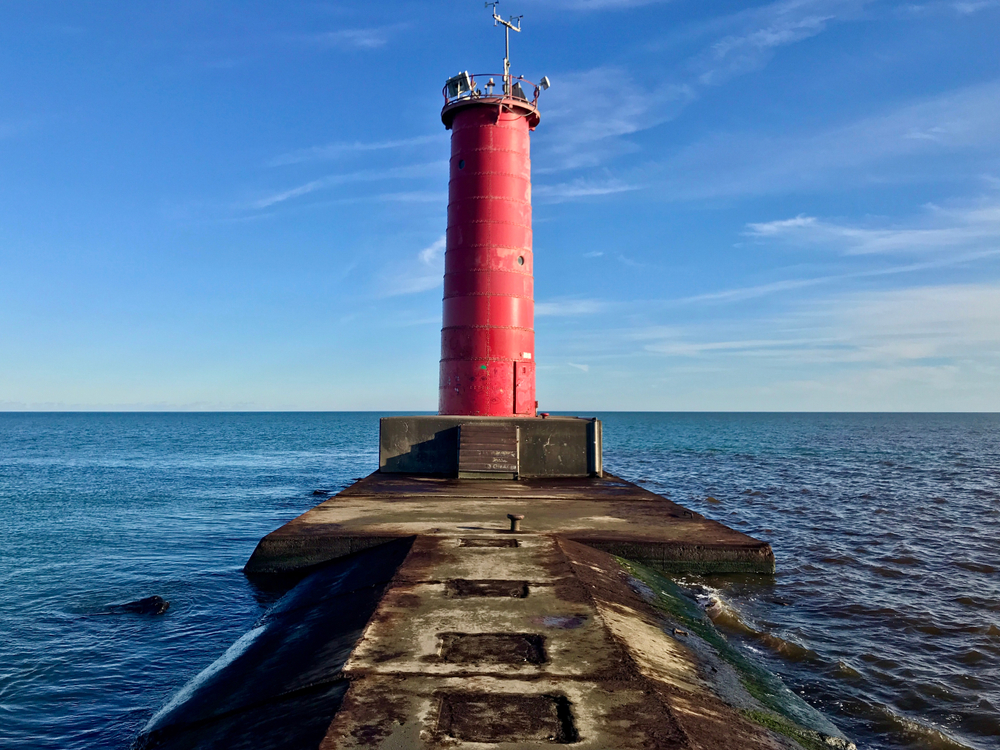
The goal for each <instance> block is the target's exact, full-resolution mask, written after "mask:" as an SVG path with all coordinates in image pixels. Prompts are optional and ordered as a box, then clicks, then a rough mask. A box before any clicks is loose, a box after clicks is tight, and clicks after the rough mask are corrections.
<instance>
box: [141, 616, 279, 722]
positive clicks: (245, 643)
mask: <svg viewBox="0 0 1000 750" xmlns="http://www.w3.org/2000/svg"><path fill="white" fill-rule="evenodd" d="M266 629H267V626H266V625H260V626H258V627H256V628H254V629H253V630H248V631H247V632H246V633H244V634H243V635H241V636H240V637H239V639H238V640H237V641H236V642H235V643H234V644H233V645H232V646H230V647H229V648H227V649H226V652H225V653H224V654H223V655H222V656H220V657H219V658H218V659H216V660H215V661H213V662H212V663H211V664H209V665H208V666H207V667H205V668H204V669H203V670H202V671H201V672H199V673H198V674H197V675H195V677H194V679H192V680H191V681H190V682H188V684H187V685H185V686H184V687H182V688H181V689H180V690H179V691H178V692H177V694H176V695H174V697H173V698H171V699H170V700H169V701H168V702H167V705H165V706H164V707H163V708H161V709H160V710H159V711H157V712H156V713H155V714H153V718H151V719H150V720H149V722H148V723H147V724H146V726H145V727H143V730H142V731H143V732H148V731H150V730H151V729H154V728H155V725H156V724H157V722H159V720H160V719H162V718H163V717H164V716H166V715H167V714H168V713H170V712H171V711H172V710H173V709H175V708H176V707H177V706H179V705H181V704H182V703H183V702H184V701H186V700H187V699H188V698H190V697H191V696H192V695H193V694H194V691H195V690H197V689H198V688H199V687H200V686H201V685H203V684H205V682H206V681H207V680H208V678H209V677H212V676H213V675H215V674H218V673H219V672H221V671H222V670H223V669H225V668H226V667H228V666H229V665H230V664H232V663H233V662H234V661H236V659H238V658H239V657H240V655H241V654H243V653H244V652H245V651H246V650H247V649H248V648H250V644H251V643H253V642H254V641H255V640H256V639H257V636H259V635H260V634H261V633H263V632H264V631H265V630H266Z"/></svg>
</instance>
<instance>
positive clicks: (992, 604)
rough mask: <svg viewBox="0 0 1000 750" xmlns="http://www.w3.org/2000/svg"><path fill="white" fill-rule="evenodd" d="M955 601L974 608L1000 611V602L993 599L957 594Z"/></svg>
mask: <svg viewBox="0 0 1000 750" xmlns="http://www.w3.org/2000/svg"><path fill="white" fill-rule="evenodd" d="M954 601H956V602H958V603H959V604H964V605H965V606H966V607H971V608H973V609H985V610H987V611H989V612H1000V602H998V601H996V600H993V599H983V598H981V597H978V596H956V597H955V599H954Z"/></svg>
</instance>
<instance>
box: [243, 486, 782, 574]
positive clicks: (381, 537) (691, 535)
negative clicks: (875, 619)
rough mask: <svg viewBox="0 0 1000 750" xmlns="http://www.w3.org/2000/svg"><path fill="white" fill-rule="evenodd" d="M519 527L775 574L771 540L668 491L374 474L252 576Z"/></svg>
mask: <svg viewBox="0 0 1000 750" xmlns="http://www.w3.org/2000/svg"><path fill="white" fill-rule="evenodd" d="M508 513H515V514H524V521H523V522H522V528H523V529H524V531H525V532H529V533H533V534H547V535H555V536H558V537H560V538H564V539H570V540H575V541H579V542H583V543H585V544H587V545H589V546H591V547H594V548H597V549H601V550H604V551H606V552H609V553H612V554H615V555H619V556H621V557H628V558H630V559H634V560H636V561H638V562H641V563H643V564H647V565H650V566H653V567H657V568H660V569H661V570H668V571H689V572H716V573H773V572H774V555H773V553H772V552H771V548H770V545H768V544H767V543H766V542H761V541H759V540H757V539H753V538H752V537H749V536H747V535H745V534H741V533H740V532H738V531H734V530H733V529H730V528H728V527H726V526H723V525H722V524H720V523H717V522H715V521H710V520H708V519H706V518H705V517H704V516H701V515H699V514H697V513H693V512H692V511H689V510H687V509H686V508H683V507H681V506H680V505H677V504H676V503H673V502H671V501H670V500H667V499H666V498H664V497H661V496H659V495H656V494H654V493H652V492H649V491H648V490H645V489H643V488H641V487H638V486H637V485H635V484H632V483H631V482H626V481H625V480H623V479H619V478H618V477H614V476H611V475H609V474H605V475H604V477H600V478H599V477H573V478H538V479H522V480H520V481H513V480H512V481H489V482H484V481H477V480H462V479H449V478H441V477H425V476H410V475H403V474H383V473H379V472H376V473H374V474H371V475H370V476H368V477H366V478H365V479H363V480H361V481H359V482H356V483H355V484H353V485H352V486H351V487H349V488H347V489H346V490H344V491H343V492H341V493H340V494H338V495H336V496H334V497H331V498H330V499H329V500H327V501H326V502H324V503H322V504H320V505H318V506H316V507H315V508H313V509H312V510H310V511H308V512H306V513H304V514H302V515H301V516H299V517H298V518H296V519H295V520H293V521H291V522H289V523H287V524H285V525H284V526H282V527H281V528H280V529H278V530H277V531H274V532H272V533H270V534H268V535H267V536H266V537H264V539H262V540H261V542H260V543H259V544H258V545H257V549H256V550H255V551H254V553H253V556H252V557H251V558H250V561H249V562H248V563H247V565H246V571H247V572H248V573H279V572H288V571H294V570H297V569H300V568H303V567H308V566H310V565H316V564H318V563H322V562H326V561H329V560H334V559H337V558H339V557H342V556H344V555H347V554H351V553H353V552H357V551H359V550H362V549H366V548H369V547H373V546H377V545H379V544H382V543H384V542H386V541H389V540H392V539H398V538H402V537H409V536H414V535H435V534H461V533H470V532H476V533H478V534H487V535H489V534H493V535H496V536H497V538H499V537H500V535H503V534H505V533H507V530H508V529H509V521H508V520H507V514H508Z"/></svg>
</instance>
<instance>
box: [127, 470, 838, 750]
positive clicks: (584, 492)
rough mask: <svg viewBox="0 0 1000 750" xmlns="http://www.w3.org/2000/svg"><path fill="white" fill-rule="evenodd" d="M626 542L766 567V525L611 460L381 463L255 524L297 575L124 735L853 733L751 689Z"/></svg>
mask: <svg viewBox="0 0 1000 750" xmlns="http://www.w3.org/2000/svg"><path fill="white" fill-rule="evenodd" d="M508 513H509V514H510V515H513V516H517V515H523V516H524V519H523V521H521V530H520V531H519V532H517V533H514V532H512V531H511V524H510V522H509V521H508V519H507V514H508ZM616 555H617V556H618V557H617V558H616V557H615V556H616ZM620 558H628V559H629V560H630V561H633V562H631V563H630V565H634V564H636V563H638V564H642V565H647V566H650V568H656V569H659V570H666V571H671V570H695V571H714V572H724V571H740V572H760V573H769V572H772V571H773V569H774V557H773V554H772V553H771V550H770V547H769V546H768V545H767V544H766V543H763V542H760V541H758V540H755V539H752V538H751V537H748V536H746V535H743V534H741V533H739V532H736V531H734V530H732V529H728V528H726V527H725V526H722V525H721V524H718V523H715V522H713V521H709V520H707V519H705V518H703V517H702V516H700V515H698V514H696V513H692V512H691V511H688V510H686V509H684V508H682V507H681V506H678V505H676V504H674V503H672V502H670V501H668V500H666V499H665V498H662V497H660V496H658V495H655V494H653V493H650V492H648V491H646V490H643V489H641V488H639V487H637V486H636V485H634V484H631V483H629V482H626V481H624V480H621V479H618V478H616V477H613V476H608V475H606V476H604V477H578V478H568V479H565V478H564V479H544V480H541V479H539V480H520V481H509V482H508V481H476V480H459V479H445V478H431V477H414V476H408V475H386V474H379V473H376V474H373V475H371V476H370V477H368V478H366V479H364V480H361V481H359V482H357V483H355V484H354V485H352V486H351V487H349V488H348V489H346V490H344V491H343V492H341V493H340V494H339V495H336V496H334V497H332V498H330V499H329V500H327V501H325V502H324V503H322V504H320V505H319V506H317V507H316V508H313V509H312V510H310V511H308V512H307V513H305V514H303V515H302V516H300V517H299V518H297V519H295V520H293V521H292V522H290V523H288V524H286V525H285V526H283V527H281V528H280V529H278V530H277V531H275V532H273V533H271V534H269V535H268V536H267V537H265V538H264V539H263V540H261V542H260V544H259V545H258V547H257V549H256V551H255V552H254V554H253V556H252V558H251V559H250V561H249V562H248V564H247V567H246V570H247V572H248V573H249V574H251V575H258V576H265V577H273V576H296V577H301V580H300V581H299V583H298V584H297V585H296V586H294V587H293V588H292V589H291V590H290V591H289V592H288V593H287V594H286V595H285V596H284V597H283V598H282V599H281V600H280V601H279V602H278V603H277V604H276V605H275V606H274V607H273V608H272V609H271V610H270V611H268V613H267V614H266V615H265V616H264V617H263V618H262V619H261V621H260V622H259V623H258V624H257V626H256V627H255V628H254V629H253V630H252V631H250V633H248V634H247V635H246V636H244V637H243V638H241V639H240V641H238V642H237V643H236V644H234V645H233V647H232V648H230V650H229V651H228V652H227V653H226V654H225V655H224V656H223V657H222V658H221V659H220V660H219V661H217V662H216V663H215V664H214V665H212V666H211V667H209V668H208V669H206V670H205V671H204V672H203V673H202V674H201V675H199V676H198V677H197V678H195V680H193V681H192V683H190V684H189V685H188V686H187V687H186V688H184V690H182V691H181V694H179V695H178V696H177V697H175V699H174V700H173V701H171V703H170V704H168V705H167V706H166V707H165V708H164V709H163V710H161V711H160V712H159V713H158V714H157V715H156V716H154V718H153V719H152V720H151V721H150V723H149V725H148V726H147V727H146V729H145V730H144V732H143V734H142V735H141V736H140V737H139V739H138V740H137V743H136V744H137V747H140V748H175V747H176V748H180V747H185V748H189V747H199V748H202V747H204V748H214V747H227V748H232V747H254V748H284V747H297V748H301V747H316V748H351V747H384V748H389V747H453V746H466V745H467V746H470V747H542V746H547V745H551V744H573V745H577V746H579V747H586V748H649V747H653V748H667V747H670V748H687V747H691V748H695V747H698V748H715V747H720V748H721V747H732V746H734V745H735V746H739V747H748V748H778V747H794V746H796V745H804V746H807V747H810V746H812V747H819V746H822V745H824V744H825V745H830V744H831V743H832V744H836V743H838V742H839V743H841V745H842V746H845V745H846V744H847V743H846V741H843V740H841V739H837V738H833V737H825V736H824V734H822V733H818V732H815V731H810V730H806V729H802V728H801V727H799V726H797V725H796V724H795V723H794V722H793V721H790V720H789V719H788V717H786V716H783V715H781V714H780V712H776V711H774V709H773V706H769V705H767V701H766V700H765V701H762V700H761V699H760V698H761V696H760V695H759V694H758V696H756V697H755V695H754V692H755V691H754V689H753V683H752V676H751V675H748V674H747V673H745V672H741V671H740V665H739V664H736V666H734V665H733V663H731V662H728V661H727V660H726V659H725V658H724V657H723V656H720V655H719V654H718V650H717V649H716V648H714V647H713V644H712V643H710V640H711V639H710V638H709V639H706V638H704V637H703V636H702V635H699V633H698V632H697V624H696V627H694V628H692V627H691V625H690V624H689V621H685V620H684V619H683V618H682V617H678V615H677V613H676V612H671V611H669V609H668V608H665V607H663V606H658V605H657V602H656V601H654V600H653V598H651V597H650V595H649V591H648V587H646V586H645V584H643V583H642V581H641V580H639V578H637V577H636V575H635V571H634V570H632V571H629V570H628V569H626V567H624V566H623V565H622V563H621V562H620Z"/></svg>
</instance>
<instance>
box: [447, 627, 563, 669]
mask: <svg viewBox="0 0 1000 750" xmlns="http://www.w3.org/2000/svg"><path fill="white" fill-rule="evenodd" d="M438 638H439V639H440V641H441V659H442V660H443V661H446V662H449V663H451V664H516V665H520V664H541V663H543V662H544V661H545V636H542V635H538V634H536V633H438Z"/></svg>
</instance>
